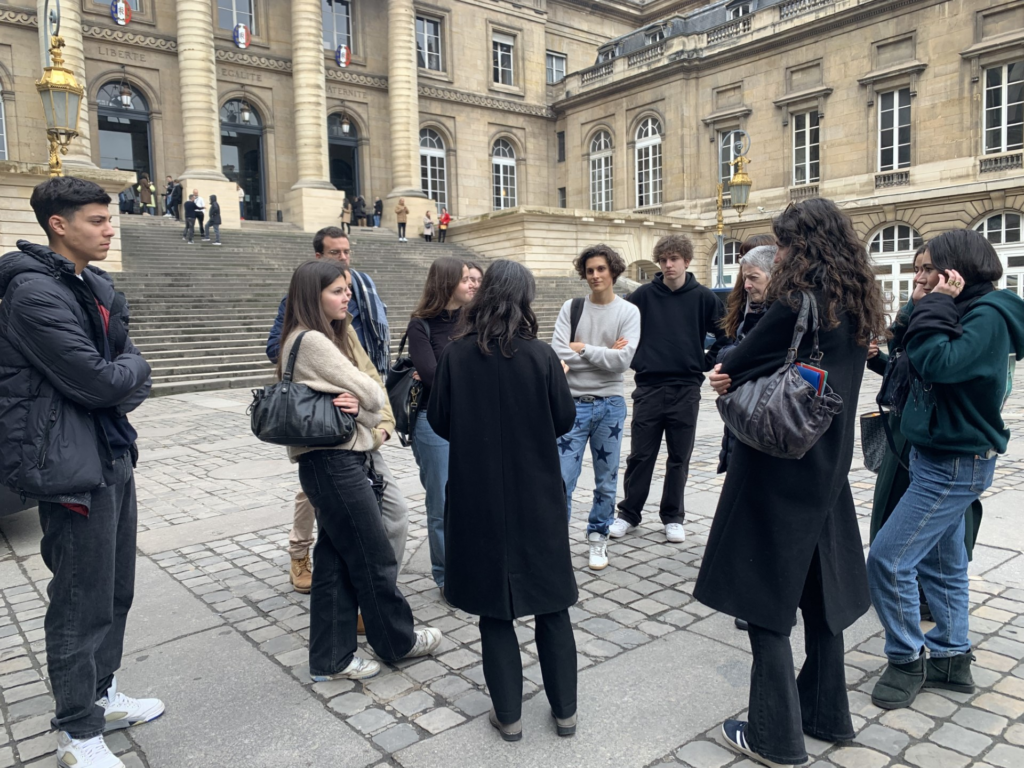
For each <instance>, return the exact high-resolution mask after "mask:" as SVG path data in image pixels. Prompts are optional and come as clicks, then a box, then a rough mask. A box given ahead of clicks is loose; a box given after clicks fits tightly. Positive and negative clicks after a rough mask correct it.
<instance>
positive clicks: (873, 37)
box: [0, 0, 1024, 301]
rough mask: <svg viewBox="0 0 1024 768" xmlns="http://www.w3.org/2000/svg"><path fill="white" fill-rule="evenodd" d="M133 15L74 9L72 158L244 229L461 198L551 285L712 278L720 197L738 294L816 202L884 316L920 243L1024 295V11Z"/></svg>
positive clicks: (460, 217) (931, 6)
mask: <svg viewBox="0 0 1024 768" xmlns="http://www.w3.org/2000/svg"><path fill="white" fill-rule="evenodd" d="M43 4H44V3H43V2H42V0H40V2H39V3H38V6H39V7H40V8H41V7H42V6H43ZM117 5H118V4H117V3H113V4H112V3H110V2H107V0H63V3H62V8H63V10H64V29H63V30H62V33H63V34H64V35H65V37H66V38H67V39H68V50H67V53H68V56H67V58H68V60H69V62H70V63H71V65H72V66H73V67H74V68H75V70H76V71H77V72H79V73H83V74H84V79H85V81H86V82H87V86H88V90H87V96H88V121H87V122H88V126H87V129H86V130H85V131H83V135H82V137H81V139H80V140H78V141H77V142H76V143H75V146H74V150H73V154H72V156H71V157H69V158H68V162H69V165H70V166H73V165H74V164H75V163H79V164H90V163H91V164H95V165H97V166H101V167H106V168H112V167H114V166H118V167H120V168H122V169H124V168H126V167H127V168H130V169H133V170H135V171H136V172H139V173H142V172H147V173H149V174H150V176H151V177H152V178H154V180H159V181H158V184H162V180H163V178H164V176H166V175H173V176H175V177H178V178H181V179H183V180H184V182H185V186H186V187H187V188H189V189H190V188H192V187H193V186H196V187H199V188H200V189H201V191H202V192H203V193H204V194H209V193H210V192H215V193H218V194H219V195H221V196H222V197H221V199H222V200H229V201H234V200H235V199H237V198H236V194H237V193H236V191H235V184H234V183H235V182H238V183H239V184H240V185H241V186H242V188H243V190H244V195H245V200H244V204H243V206H242V211H241V212H243V213H244V214H245V216H246V218H256V219H268V220H271V221H273V220H277V219H279V218H280V219H281V220H284V221H288V222H291V223H295V224H298V225H299V226H301V227H303V228H306V229H309V228H316V227H317V226H320V225H322V224H324V223H327V222H330V221H336V220H337V215H338V209H339V208H340V201H341V197H342V195H341V193H340V191H339V190H343V191H344V192H345V193H346V194H348V195H349V196H353V195H362V196H363V197H365V198H366V200H367V201H368V202H369V203H371V204H372V201H373V199H374V198H375V197H378V196H379V197H381V198H383V199H384V200H385V211H386V212H390V211H391V210H392V209H393V207H394V202H395V198H396V197H398V196H405V197H406V200H407V203H409V205H410V208H411V209H412V220H414V221H419V220H420V219H421V218H422V215H423V213H424V212H425V211H426V210H427V209H428V208H429V209H433V208H434V207H435V206H438V207H440V206H446V207H447V208H448V209H449V211H450V212H451V213H452V214H453V215H454V216H455V217H456V219H457V223H456V225H455V226H454V227H453V229H452V232H451V236H452V237H453V239H456V240H461V241H462V242H465V243H467V244H468V245H471V246H474V247H477V248H480V249H481V250H483V251H485V252H487V253H490V254H493V255H511V256H513V257H516V258H520V259H524V260H526V261H527V262H528V263H530V264H531V265H532V266H534V268H535V269H537V270H538V271H540V272H546V273H563V274H564V273H565V272H566V271H567V264H568V259H569V258H570V257H571V255H572V254H573V253H575V252H577V250H578V248H579V247H580V244H581V243H583V242H588V241H593V240H596V239H604V240H608V241H610V242H612V243H614V244H616V245H618V246H619V247H620V248H622V249H623V250H624V251H625V252H626V254H627V255H628V257H629V260H630V262H631V264H632V269H633V273H634V275H635V276H639V277H643V275H645V274H647V273H649V272H650V271H651V267H652V265H650V264H649V262H647V261H646V259H647V257H648V255H649V252H650V247H651V245H652V244H653V242H654V240H655V239H656V237H657V236H660V235H661V234H664V233H665V232H669V231H683V232H686V233H688V234H690V235H691V236H692V237H693V238H694V241H695V244H696V246H697V250H698V262H697V265H696V268H697V269H698V271H702V273H703V274H702V276H703V277H704V279H706V280H710V279H711V278H712V262H713V257H714V252H715V245H714V228H715V202H716V185H717V184H718V182H719V181H720V180H724V181H725V186H726V194H725V205H726V213H725V222H726V235H727V244H726V252H725V263H726V267H727V279H732V275H733V274H734V273H735V265H734V264H733V259H734V256H733V255H734V253H735V248H736V244H737V241H738V240H739V239H741V238H742V237H744V236H746V235H748V234H750V233H753V232H758V231H764V230H766V229H767V227H768V222H769V219H770V217H771V215H772V214H774V213H777V212H778V211H779V210H781V209H782V208H784V207H785V206H786V205H787V204H788V203H789V202H790V201H792V200H800V199H803V198H805V197H808V196H813V195H822V196H827V197H831V198H833V199H835V200H837V201H838V202H839V203H840V204H842V205H843V206H844V208H845V209H846V210H848V211H849V213H850V214H851V215H852V216H853V218H854V220H855V222H856V225H857V227H858V231H859V233H860V234H861V235H862V236H863V237H864V240H865V242H866V243H868V244H869V245H870V248H871V250H872V252H873V253H875V255H876V258H877V261H878V271H879V278H880V280H883V281H884V287H885V289H886V290H887V291H889V292H891V293H892V298H893V300H894V301H895V300H898V298H899V295H900V294H901V293H906V292H907V290H908V288H909V277H908V273H907V268H908V263H909V257H908V252H912V250H913V248H914V246H915V244H916V243H917V242H919V241H920V239H921V238H925V239H927V238H928V237H931V236H933V235H935V234H937V233H938V232H941V231H942V230H944V229H946V228H949V227H954V226H976V227H979V228H981V229H982V230H983V231H985V232H986V234H987V235H988V236H989V237H990V238H991V239H992V241H993V242H995V243H997V247H998V248H999V250H1000V252H1001V254H1002V256H1003V258H1004V259H1005V261H1006V266H1007V269H1008V276H1007V278H1006V285H1007V286H1009V287H1011V288H1015V289H1016V290H1018V291H1021V290H1024V288H1022V283H1024V247H1022V244H1021V209H1022V207H1024V176H1022V170H1021V156H1022V151H1024V137H1022V131H1024V116H1022V110H1024V1H1022V0H1007V1H1005V2H1003V1H1001V0H964V2H962V3H948V2H935V0H728V1H727V2H717V3H700V2H693V1H692V0H690V1H686V0H683V1H682V2H680V1H676V2H671V1H669V0H622V1H621V2H609V1H607V0H515V1H514V2H508V1H507V0H429V2H427V0H423V1H422V2H420V1H419V0H387V2H382V1H380V0H378V2H367V1H365V0H350V1H349V2H346V1H345V0H334V1H333V2H328V0H126V5H127V6H129V9H130V11H131V13H130V16H131V18H130V21H128V23H127V24H119V23H118V22H117V20H116V19H115V18H114V16H115V15H116V14H112V7H113V10H115V11H116V10H117ZM38 13H39V11H38V8H37V7H24V6H23V5H19V4H18V3H13V4H12V3H9V2H0V93H2V97H3V101H2V103H3V112H2V113H0V115H2V117H0V159H7V160H14V161H21V162H30V161H31V162H39V161H41V160H43V159H45V156H46V153H45V135H44V130H43V115H42V110H41V108H40V104H39V101H38V98H37V97H36V95H35V92H34V86H33V81H34V80H35V79H37V78H38V76H39V72H40V69H41V66H42V62H41V54H40V45H39V31H38V22H37V18H38ZM240 25H244V30H243V29H242V28H241V27H240ZM239 30H242V31H241V33H239ZM243 45H244V46H246V47H241V46H243ZM85 122H86V121H85V120H84V119H83V123H85ZM736 129H742V130H744V131H746V132H747V134H748V135H749V136H750V139H751V143H752V146H751V148H750V150H749V157H750V160H751V161H752V163H751V165H750V167H749V169H748V170H749V172H750V175H751V176H752V178H753V182H754V186H753V191H752V193H751V197H750V205H749V207H748V208H747V210H746V212H745V213H744V215H743V217H742V220H741V219H740V218H739V217H738V216H737V214H736V212H735V211H733V210H731V209H730V208H729V195H728V189H727V187H728V177H729V167H728V165H727V161H728V160H729V159H731V157H732V155H731V153H732V151H733V150H732V145H731V143H729V142H726V145H725V147H724V149H723V147H722V139H723V137H724V136H725V135H727V134H728V133H729V132H730V131H732V130H736ZM723 160H724V161H726V163H723ZM224 209H225V212H229V209H230V212H232V213H233V212H234V209H233V206H224ZM225 224H226V225H227V226H231V225H237V215H236V220H235V221H233V222H232V221H230V220H229V219H228V220H226V222H225Z"/></svg>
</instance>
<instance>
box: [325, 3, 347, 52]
mask: <svg viewBox="0 0 1024 768" xmlns="http://www.w3.org/2000/svg"><path fill="white" fill-rule="evenodd" d="M320 9H321V12H322V15H323V19H324V48H328V49H330V50H332V51H336V50H337V49H338V46H339V45H344V46H346V47H348V48H349V49H351V48H352V8H351V6H350V4H349V3H348V0H334V3H333V4H328V2H327V0H320Z"/></svg>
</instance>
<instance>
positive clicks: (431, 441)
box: [412, 411, 448, 589]
mask: <svg viewBox="0 0 1024 768" xmlns="http://www.w3.org/2000/svg"><path fill="white" fill-rule="evenodd" d="M412 455H413V456H414V457H415V459H416V466H417V467H419V468H420V485H422V486H423V490H424V491H426V492H427V542H428V543H429V545H430V570H431V575H433V577H434V583H435V584H437V586H438V587H440V588H441V589H444V501H445V487H446V486H447V485H448V441H447V440H445V439H444V438H443V437H440V436H439V435H438V434H437V433H436V432H434V430H433V429H431V427H430V422H428V421H427V414H426V412H425V411H420V412H419V414H418V415H417V416H416V429H415V431H414V432H413V437H412Z"/></svg>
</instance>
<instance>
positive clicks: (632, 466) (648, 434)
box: [619, 384, 700, 525]
mask: <svg viewBox="0 0 1024 768" xmlns="http://www.w3.org/2000/svg"><path fill="white" fill-rule="evenodd" d="M699 409H700V385H699V384H664V385H661V386H638V387H637V388H636V390H634V392H633V422H632V426H631V430H632V437H631V439H630V446H629V458H628V459H626V476H625V478H624V479H623V481H622V489H623V493H624V498H623V499H622V501H620V502H619V517H621V518H622V519H623V520H625V521H626V522H628V523H629V524H630V525H639V524H640V520H641V516H642V512H643V508H644V504H646V503H647V495H648V494H649V493H650V492H651V478H652V477H653V475H654V466H655V464H657V463H658V452H659V451H660V450H661V437H662V435H664V436H665V444H666V445H667V446H668V464H667V466H666V468H665V487H664V489H663V490H662V492H661V510H660V512H661V522H662V523H663V524H664V525H668V524H669V523H682V522H683V519H684V518H685V516H686V509H685V507H684V506H683V495H684V493H685V491H686V478H687V477H688V476H689V474H690V456H691V454H692V453H693V442H694V438H695V437H696V435H697V415H698V411H699Z"/></svg>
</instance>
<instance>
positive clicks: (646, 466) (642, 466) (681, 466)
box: [608, 235, 728, 544]
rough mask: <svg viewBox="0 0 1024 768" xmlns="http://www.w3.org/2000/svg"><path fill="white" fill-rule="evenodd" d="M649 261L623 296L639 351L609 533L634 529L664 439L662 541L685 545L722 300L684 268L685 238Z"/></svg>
mask: <svg viewBox="0 0 1024 768" xmlns="http://www.w3.org/2000/svg"><path fill="white" fill-rule="evenodd" d="M654 260H655V261H656V262H657V263H658V266H660V267H661V272H659V273H658V274H657V275H655V276H654V281H653V282H651V283H649V284H647V285H643V286H641V287H640V288H638V289H637V290H636V291H634V292H633V294H632V295H631V296H630V297H629V300H630V301H631V302H633V303H634V304H636V306H637V308H638V309H639V310H640V346H639V347H638V348H637V351H636V356H635V357H634V358H633V364H632V366H631V367H632V369H633V370H634V371H635V372H636V377H635V381H636V389H635V390H634V391H633V422H632V438H631V443H630V452H629V458H628V459H627V460H626V477H625V479H624V481H623V490H624V492H625V498H624V499H623V500H622V501H621V502H619V517H618V519H617V520H616V521H615V522H614V523H612V526H611V528H610V529H609V531H608V533H609V535H610V536H612V537H613V538H616V539H618V538H621V537H623V536H625V535H626V534H627V533H629V532H631V531H633V530H634V529H636V527H637V526H638V525H640V518H641V512H642V510H643V508H644V504H646V503H647V494H648V493H649V492H650V490H651V477H652V476H653V474H654V465H655V464H656V463H657V461H658V452H659V451H660V450H661V437H662V434H664V435H665V443H666V445H667V446H668V466H667V467H666V470H665V487H664V489H663V490H662V493H661V522H662V524H663V525H664V526H665V537H666V538H667V539H668V540H669V541H670V542H673V543H677V544H678V543H681V542H683V541H685V540H686V532H685V530H684V529H683V518H684V516H685V509H684V507H683V493H684V491H685V490H686V478H687V475H688V474H689V471H690V454H691V453H692V452H693V441H694V437H695V436H696V433H697V413H698V410H699V407H700V388H701V385H702V384H703V383H704V374H705V372H707V371H710V370H711V369H712V367H714V364H715V359H716V358H717V357H718V350H719V349H720V348H721V347H723V346H724V345H725V344H727V343H728V339H727V338H726V335H725V331H724V330H723V329H722V327H721V319H722V316H723V314H724V309H723V307H722V303H721V302H720V301H719V300H718V297H717V296H715V294H714V293H713V292H712V291H711V290H710V289H708V288H705V287H704V286H702V285H701V284H700V283H698V282H697V278H696V277H694V276H693V275H692V274H690V273H689V272H688V271H687V270H688V269H689V268H690V262H691V261H693V244H692V243H690V241H689V239H687V238H686V237H683V236H682V235H666V236H665V237H663V238H661V240H659V241H658V243H657V245H655V246H654ZM709 333H711V334H714V336H715V343H714V345H713V346H712V347H711V349H709V350H707V351H705V349H704V339H705V338H706V336H707V334H709Z"/></svg>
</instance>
